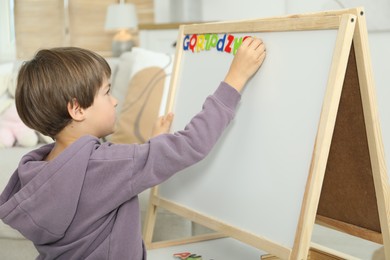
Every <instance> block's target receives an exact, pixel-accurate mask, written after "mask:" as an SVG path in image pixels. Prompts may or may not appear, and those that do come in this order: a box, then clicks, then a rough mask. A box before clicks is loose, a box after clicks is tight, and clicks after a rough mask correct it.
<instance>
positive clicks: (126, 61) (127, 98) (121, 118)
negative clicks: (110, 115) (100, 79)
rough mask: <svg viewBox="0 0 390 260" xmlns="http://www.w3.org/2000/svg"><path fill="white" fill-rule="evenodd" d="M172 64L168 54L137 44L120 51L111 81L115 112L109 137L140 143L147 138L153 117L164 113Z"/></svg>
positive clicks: (120, 140) (118, 140)
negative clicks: (128, 49) (115, 121)
mask: <svg viewBox="0 0 390 260" xmlns="http://www.w3.org/2000/svg"><path fill="white" fill-rule="evenodd" d="M172 64H173V56H172V55H170V54H165V53H159V52H154V51H149V50H146V49H142V48H137V47H135V48H133V49H132V51H131V52H127V53H124V54H122V55H121V57H120V61H119V64H118V68H117V73H116V75H115V77H114V78H113V81H112V85H113V88H112V89H113V90H112V91H113V95H114V96H115V97H116V98H117V99H118V107H117V112H118V113H119V114H118V120H117V124H116V130H115V132H114V133H113V134H112V135H111V136H109V137H108V138H107V139H108V140H109V141H111V142H113V143H143V142H145V141H147V140H148V139H149V138H150V134H151V131H152V128H153V125H154V123H155V122H156V120H157V117H158V116H159V115H162V114H164V110H165V106H166V99H167V96H168V91H169V83H170V75H171V71H172V67H173V66H172ZM125 72H127V73H125ZM126 74H127V76H126ZM127 77H129V79H127Z"/></svg>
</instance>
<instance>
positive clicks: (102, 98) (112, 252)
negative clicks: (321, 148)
mask: <svg viewBox="0 0 390 260" xmlns="http://www.w3.org/2000/svg"><path fill="white" fill-rule="evenodd" d="M264 58H265V47H264V44H263V43H262V41H261V40H259V39H252V38H247V39H246V40H245V41H244V42H243V44H242V46H241V47H240V49H239V51H238V52H237V54H236V56H235V57H234V59H233V61H232V64H231V66H230V69H229V71H228V73H227V75H226V77H225V80H224V82H222V83H221V84H220V86H219V87H218V89H217V90H216V91H215V93H214V94H213V95H211V96H209V97H208V98H207V99H206V101H205V103H204V106H203V109H202V111H201V112H200V113H199V114H197V115H196V116H195V117H194V118H193V119H192V120H191V122H190V123H189V124H188V125H187V126H186V128H185V129H184V130H183V131H179V132H177V133H174V134H168V133H167V132H168V130H169V127H170V125H171V122H172V120H173V116H172V114H168V115H166V116H164V117H162V118H160V119H159V120H158V122H157V123H156V127H155V131H154V135H155V137H153V138H151V139H150V140H149V141H148V142H147V143H145V144H141V145H135V144H134V145H121V144H118V145H114V144H111V143H109V142H107V143H100V142H99V138H101V137H104V136H106V135H108V134H111V133H112V132H113V131H114V124H115V107H116V105H117V100H116V99H115V98H114V97H112V96H111V95H110V84H109V83H108V79H109V78H110V74H111V72H110V68H109V66H108V64H107V62H106V61H105V60H104V59H103V58H102V57H100V56H99V55H97V54H94V53H93V52H90V51H87V50H83V49H79V48H72V47H69V48H55V49H50V50H41V51H39V52H38V53H37V54H36V55H35V57H34V58H33V59H32V60H30V61H28V62H26V63H25V64H24V65H23V66H22V67H21V69H20V72H19V76H18V83H17V90H16V105H17V109H18V113H19V114H20V117H21V118H22V120H23V122H24V123H25V124H26V125H28V126H29V127H31V128H33V129H35V130H37V131H39V132H41V133H43V134H45V135H48V136H51V137H52V138H53V139H54V140H55V142H54V143H53V144H48V145H45V146H43V147H41V148H39V149H37V150H35V151H32V152H30V153H28V154H27V155H25V156H24V157H23V158H22V159H21V162H20V164H19V167H18V169H17V170H16V171H15V173H14V174H13V176H12V177H11V180H10V182H9V183H8V185H7V186H6V188H5V190H4V191H3V193H2V194H1V196H0V218H1V219H2V220H3V221H4V222H5V223H7V224H9V225H10V226H12V227H13V228H15V229H17V230H19V231H20V232H21V233H22V234H23V235H24V236H25V237H26V238H28V239H30V240H31V241H32V242H33V243H34V245H35V247H36V248H37V250H38V252H39V256H38V259H93V260H96V259H137V260H140V259H146V251H145V248H144V246H143V241H142V237H141V227H140V216H139V205H138V197H137V194H139V193H140V192H142V191H143V190H145V189H148V188H150V187H152V186H154V185H157V184H159V183H161V182H163V181H164V180H166V179H168V178H169V177H170V176H172V175H173V174H174V173H176V172H178V171H180V170H182V169H183V168H185V167H188V166H190V165H192V164H194V163H196V162H198V161H200V160H201V159H202V158H204V157H205V156H206V155H207V153H208V152H209V151H210V149H211V148H212V147H213V146H214V144H215V143H216V141H217V140H218V138H219V136H220V135H221V134H222V132H223V130H224V129H225V128H226V126H227V125H228V123H229V122H230V121H231V120H232V118H233V115H234V109H235V107H236V106H237V103H238V102H239V99H240V94H239V92H240V91H241V90H242V89H243V87H244V85H245V84H246V82H247V80H248V79H249V78H251V77H252V75H253V74H254V73H255V72H256V71H257V69H258V68H259V67H260V65H261V64H262V62H263V60H264Z"/></svg>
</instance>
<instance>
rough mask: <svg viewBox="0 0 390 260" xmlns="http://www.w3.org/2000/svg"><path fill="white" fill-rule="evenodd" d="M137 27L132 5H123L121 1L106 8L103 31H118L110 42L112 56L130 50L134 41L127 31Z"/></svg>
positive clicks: (135, 14)
mask: <svg viewBox="0 0 390 260" xmlns="http://www.w3.org/2000/svg"><path fill="white" fill-rule="evenodd" d="M137 25H138V21H137V13H136V10H135V6H134V5H133V4H125V3H123V0H121V2H120V3H119V4H111V5H109V6H108V9H107V16H106V23H105V26H104V29H105V30H115V31H118V32H117V33H116V34H115V35H114V38H113V40H112V53H113V55H114V56H116V57H117V56H120V55H121V54H122V53H123V52H125V51H130V50H131V48H132V47H133V45H134V41H133V37H132V36H131V34H130V32H129V29H136V28H137Z"/></svg>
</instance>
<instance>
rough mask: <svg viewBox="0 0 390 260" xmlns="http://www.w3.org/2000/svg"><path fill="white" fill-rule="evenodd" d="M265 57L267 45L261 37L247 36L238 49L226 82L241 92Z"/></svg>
mask: <svg viewBox="0 0 390 260" xmlns="http://www.w3.org/2000/svg"><path fill="white" fill-rule="evenodd" d="M264 59H265V45H264V43H263V41H262V40H261V39H255V38H252V37H248V38H246V39H245V40H244V41H243V42H242V44H241V46H240V48H239V49H238V51H237V53H236V55H235V56H234V59H233V61H232V64H231V65H230V69H229V71H228V74H227V75H226V77H225V82H226V83H228V84H229V85H230V86H232V87H234V88H235V89H236V90H237V91H238V92H241V90H242V88H243V87H244V86H245V84H246V82H247V81H248V80H249V79H250V78H251V77H252V76H253V75H254V74H255V72H256V71H257V70H258V69H259V68H260V66H261V64H262V63H263V61H264Z"/></svg>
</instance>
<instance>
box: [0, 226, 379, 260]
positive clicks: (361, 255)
mask: <svg viewBox="0 0 390 260" xmlns="http://www.w3.org/2000/svg"><path fill="white" fill-rule="evenodd" d="M15 242H16V243H15ZM312 242H315V243H317V244H320V245H323V246H326V247H329V248H331V249H334V250H338V251H340V252H343V253H345V254H348V255H350V257H346V259H349V260H354V259H364V260H366V259H367V260H369V259H375V260H380V259H384V257H383V255H380V254H379V256H376V257H375V258H373V255H374V253H375V251H376V250H378V249H380V248H381V245H378V244H375V243H372V242H369V241H365V240H362V239H359V238H356V237H352V236H349V235H346V234H344V233H340V232H337V231H333V230H330V229H327V228H324V227H321V226H317V225H316V226H315V229H314V232H313V237H312ZM185 251H188V252H191V253H195V254H198V255H201V256H202V260H243V259H244V260H251V259H253V260H258V259H260V257H261V255H264V254H266V252H264V251H261V250H258V249H256V248H253V247H251V246H248V245H246V244H243V243H241V242H239V241H237V240H235V239H232V238H223V239H216V240H209V241H204V242H198V243H193V244H187V245H182V246H174V247H169V248H161V249H154V250H149V251H148V260H174V259H175V258H174V257H173V254H174V253H178V252H185ZM36 255H37V254H36V252H35V250H34V248H33V246H32V245H31V244H30V243H26V242H24V241H22V240H21V241H13V242H12V243H9V242H7V241H4V240H1V239H0V259H12V260H25V259H34V258H35V257H36ZM4 256H8V257H7V258H4ZM9 256H12V258H9Z"/></svg>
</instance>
